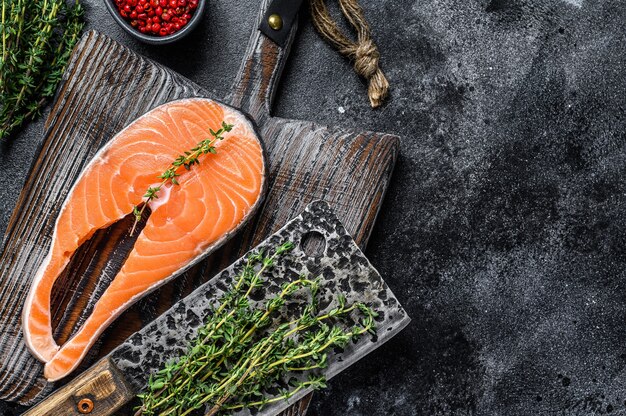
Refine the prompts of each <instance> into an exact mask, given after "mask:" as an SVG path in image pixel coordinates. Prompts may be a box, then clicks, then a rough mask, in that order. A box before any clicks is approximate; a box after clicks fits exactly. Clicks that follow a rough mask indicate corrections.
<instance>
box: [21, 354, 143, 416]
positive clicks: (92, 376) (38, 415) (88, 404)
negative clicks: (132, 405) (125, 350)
mask: <svg viewBox="0 0 626 416" xmlns="http://www.w3.org/2000/svg"><path fill="white" fill-rule="evenodd" d="M135 395H136V393H135V392H134V391H133V390H132V388H131V387H130V386H129V385H128V384H127V383H126V381H125V380H124V377H123V375H122V374H121V373H120V372H119V370H118V369H117V368H115V366H114V365H113V364H112V363H111V361H110V360H109V358H108V357H105V358H103V359H101V360H100V361H98V362H97V363H96V364H95V365H93V366H92V367H91V368H89V370H87V371H85V372H84V373H82V374H81V375H79V376H78V377H76V378H75V379H74V380H72V381H71V382H70V383H68V384H66V385H65V386H64V387H62V388H60V389H59V390H57V391H56V392H55V393H54V394H53V395H51V396H50V397H48V398H47V399H46V400H44V401H43V402H41V403H40V404H38V405H37V406H35V407H33V408H32V409H30V410H29V411H27V412H26V413H24V414H23V415H22V416H71V415H77V416H80V415H86V414H88V415H89V416H108V415H111V414H113V413H114V412H115V411H117V410H118V409H119V408H120V407H122V406H123V405H124V404H125V403H128V402H129V401H130V400H132V399H133V397H135Z"/></svg>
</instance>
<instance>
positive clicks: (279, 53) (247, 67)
mask: <svg viewBox="0 0 626 416" xmlns="http://www.w3.org/2000/svg"><path fill="white" fill-rule="evenodd" d="M271 3H272V2H271V0H261V9H260V11H259V14H258V16H257V20H256V21H255V26H254V31H253V33H252V36H251V39H250V41H249V42H248V47H247V49H246V54H245V57H244V60H243V62H242V63H241V66H240V67H239V71H238V72H237V77H236V79H235V82H234V84H233V87H232V89H231V91H232V93H231V95H230V96H229V97H228V98H227V101H228V102H229V103H230V104H231V105H233V106H234V107H237V108H240V109H242V110H244V111H245V112H247V113H248V114H250V115H251V116H252V118H254V120H255V121H256V123H257V124H258V125H260V126H262V125H263V124H264V123H265V121H267V119H268V118H269V116H270V109H271V105H272V101H273V99H274V94H275V92H276V87H277V85H278V83H279V81H280V75H281V73H282V71H283V67H284V66H285V62H286V61H287V57H288V56H289V50H290V48H291V44H292V43H293V38H294V36H295V34H296V31H297V29H298V22H297V18H296V19H295V20H294V21H293V23H292V25H291V28H290V31H289V34H288V35H287V39H286V41H285V42H284V46H282V47H281V46H279V45H278V44H277V43H275V42H274V41H272V40H271V39H270V38H268V37H267V36H266V35H264V34H263V33H262V32H261V31H260V30H259V29H258V28H259V26H260V24H261V22H262V20H263V19H265V18H266V17H265V14H266V11H267V10H268V7H269V6H270V4H271Z"/></svg>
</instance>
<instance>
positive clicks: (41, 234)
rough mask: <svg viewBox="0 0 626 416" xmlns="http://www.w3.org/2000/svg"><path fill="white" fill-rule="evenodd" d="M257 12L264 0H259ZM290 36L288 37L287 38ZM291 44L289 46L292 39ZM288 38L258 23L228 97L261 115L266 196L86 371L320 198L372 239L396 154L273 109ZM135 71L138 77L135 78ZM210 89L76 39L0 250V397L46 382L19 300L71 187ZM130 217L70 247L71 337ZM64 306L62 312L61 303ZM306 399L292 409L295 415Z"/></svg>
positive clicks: (363, 137)
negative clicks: (157, 120) (128, 131)
mask: <svg viewBox="0 0 626 416" xmlns="http://www.w3.org/2000/svg"><path fill="white" fill-rule="evenodd" d="M262 3H263V4H262V6H263V8H262V10H264V9H265V6H266V3H267V1H263V2H262ZM293 33H295V29H294V31H293V32H292V36H291V39H293ZM290 43H291V42H289V44H290ZM288 51H289V46H287V47H286V48H279V47H278V46H276V45H275V44H274V43H272V42H271V41H269V40H268V39H267V38H265V37H264V36H263V35H262V34H260V32H257V31H256V30H255V31H254V34H253V37H252V39H251V41H250V44H249V46H248V49H247V52H246V57H245V59H244V61H243V64H242V67H241V69H240V72H239V75H238V78H237V81H236V83H235V86H234V88H233V94H232V96H231V97H229V98H228V99H227V101H228V102H230V103H232V104H233V105H235V106H239V107H242V108H243V109H244V110H245V111H247V112H249V113H250V114H251V115H252V117H253V118H254V119H255V120H256V121H257V125H258V127H259V131H260V132H261V135H262V136H263V138H264V141H265V144H266V147H267V150H268V154H269V163H270V182H269V183H270V192H269V194H268V196H267V199H266V202H265V205H264V206H263V208H262V210H261V212H260V214H259V215H258V216H257V217H256V219H255V220H254V221H251V223H250V224H249V225H248V227H247V228H246V230H245V231H244V232H243V233H242V234H240V235H239V236H237V237H236V238H235V239H234V240H233V241H232V242H231V243H230V244H227V245H226V246H225V247H224V248H222V249H221V250H219V251H218V252H217V253H215V254H214V255H212V256H211V257H210V258H209V259H207V261H205V262H202V263H201V264H200V265H198V266H196V267H194V268H192V269H190V270H189V271H188V272H186V273H185V274H184V275H183V276H181V277H179V278H178V279H176V280H175V281H174V282H172V283H170V284H168V285H166V286H164V287H163V288H162V289H160V290H159V291H157V292H155V293H153V294H152V295H150V296H149V297H147V298H146V299H144V300H143V301H141V302H140V303H139V304H137V305H136V306H135V307H133V308H131V309H130V310H128V311H127V312H126V313H125V314H123V315H122V316H121V317H120V318H119V319H118V321H117V322H116V323H115V324H114V325H113V326H112V327H111V328H110V329H109V330H108V331H106V333H105V334H104V335H103V336H102V339H101V341H102V342H101V343H100V345H98V346H96V347H95V348H94V349H93V351H92V353H91V355H90V356H89V357H88V359H87V360H85V363H84V365H83V367H82V368H83V369H84V368H85V367H86V366H87V365H88V364H90V363H93V362H94V360H95V359H96V358H97V357H100V356H103V355H105V354H106V353H107V352H108V351H110V350H111V349H113V348H114V347H115V346H117V345H118V344H119V343H120V342H121V341H123V340H124V339H125V338H126V337H127V336H128V335H130V334H131V333H133V332H134V331H136V330H138V329H140V328H141V327H142V326H143V325H145V324H146V323H147V322H149V321H151V320H152V319H154V318H155V317H156V316H158V315H159V314H160V313H162V312H163V311H165V310H166V309H167V308H169V306H170V305H172V304H173V303H174V302H176V301H177V300H179V299H181V298H182V297H183V296H185V295H186V294H188V293H190V292H191V291H192V289H193V288H195V287H197V286H198V285H199V284H201V283H203V282H205V281H207V280H208V279H210V278H211V277H212V276H213V275H214V274H215V273H216V272H217V271H218V270H219V269H221V268H223V267H224V266H226V265H228V264H229V263H230V262H232V261H233V260H234V259H236V258H238V257H239V256H240V255H241V254H243V253H244V252H245V251H247V250H248V249H249V248H250V247H252V246H254V245H256V244H257V243H259V242H260V241H262V240H263V239H264V238H265V237H266V236H268V235H270V234H272V233H273V232H275V231H276V230H277V229H278V228H280V226H282V225H283V224H284V223H285V222H287V221H288V220H289V219H291V218H292V217H294V216H295V215H297V214H298V213H299V212H300V211H302V210H303V209H304V207H305V205H306V204H307V203H309V202H311V201H313V200H316V199H324V200H326V201H328V202H329V203H331V205H332V206H333V209H334V210H335V212H336V213H337V215H338V217H339V219H340V220H341V221H342V222H343V223H344V224H345V226H346V228H347V230H348V231H349V232H350V233H351V234H352V235H353V236H354V238H355V240H356V241H357V242H358V243H359V244H360V245H361V246H362V247H363V246H364V245H365V243H366V242H367V239H368V237H369V234H370V232H371V229H372V226H373V224H374V221H375V218H376V215H377V213H378V210H379V208H380V204H381V202H382V199H383V196H384V193H385V190H386V189H387V186H388V184H389V180H390V177H391V173H392V170H393V165H394V163H395V159H396V156H397V152H398V138H397V137H395V136H392V135H386V134H376V133H371V132H359V131H355V130H351V129H346V128H342V127H326V126H321V125H318V124H316V123H312V122H304V121H293V120H285V119H279V118H273V117H271V116H270V112H269V108H270V104H271V98H272V96H273V93H274V91H275V88H276V86H277V84H278V80H279V77H280V72H281V70H282V67H283V65H284V62H285V60H286V58H287V55H288ZM138 75H141V76H138ZM193 96H203V97H210V98H212V97H211V95H210V94H209V93H207V92H206V91H204V90H202V89H201V88H200V87H198V86H197V85H195V84H193V83H192V82H190V81H188V80H186V79H184V78H183V77H181V76H179V75H177V74H175V73H173V72H172V71H170V70H168V69H166V68H163V67H161V66H159V65H158V64H155V63H154V62H151V61H149V60H147V59H145V58H143V57H140V56H138V55H137V54H135V53H133V52H132V51H130V50H128V49H126V48H124V47H122V46H121V45H119V44H117V43H116V42H114V41H112V40H110V39H108V38H106V37H105V36H103V35H100V34H98V33H95V32H90V33H87V34H86V35H85V36H84V37H83V39H82V40H81V42H80V43H79V45H78V46H77V47H76V49H75V51H74V54H73V56H72V59H71V63H70V65H69V68H68V70H67V72H66V74H65V77H64V82H63V84H62V86H61V87H60V89H59V91H58V93H57V98H56V100H55V103H54V105H53V108H52V111H51V113H50V116H49V118H48V121H47V124H46V130H45V137H44V140H43V143H42V145H41V150H40V152H39V155H38V157H37V158H36V160H35V162H34V164H33V167H32V170H31V174H30V176H29V178H28V180H27V181H26V185H25V187H24V189H23V191H22V193H21V195H20V198H19V200H18V203H17V207H16V209H15V211H14V214H13V216H12V218H11V220H10V223H9V227H8V229H7V232H6V234H5V238H4V251H3V252H2V255H1V256H0V333H1V334H2V337H0V398H1V399H4V400H10V401H15V402H19V403H22V404H32V403H34V402H36V401H38V400H40V399H41V398H42V397H44V396H45V395H47V394H48V393H49V392H50V391H51V390H52V389H53V388H55V387H58V386H53V385H51V384H49V383H46V381H45V379H43V377H42V365H41V364H40V363H39V362H38V361H36V360H35V359H34V358H33V357H32V356H31V355H30V353H29V352H28V350H27V349H26V347H25V345H24V342H23V339H22V334H21V331H20V325H21V323H20V313H21V307H22V304H23V302H24V299H25V297H26V293H27V290H28V287H29V285H30V280H31V279H32V276H33V275H34V274H35V271H36V269H37V267H38V266H39V264H40V263H41V261H42V259H43V257H44V256H45V254H46V252H47V249H48V246H49V244H50V239H51V235H52V227H53V225H54V221H55V219H56V216H57V214H58V209H59V207H60V206H61V202H62V201H63V200H64V198H65V196H66V195H67V192H68V191H69V189H70V187H71V185H72V183H73V182H74V181H75V179H76V178H77V176H78V175H79V174H80V172H81V170H82V169H83V167H84V166H85V164H86V163H87V162H88V160H89V159H90V158H91V157H92V156H93V155H94V154H95V152H96V151H97V150H98V149H99V148H100V147H101V146H102V145H103V144H105V143H106V142H107V140H109V139H110V138H111V137H113V135H114V134H115V133H116V132H117V131H119V130H121V129H122V128H123V127H124V126H125V125H127V124H129V123H130V122H131V121H132V120H134V119H135V118H137V117H138V116H140V115H141V114H143V113H145V112H147V111H149V110H150V109H152V108H154V107H156V106H158V105H160V104H162V103H165V102H168V101H170V100H173V99H177V98H186V97H193ZM128 229H129V223H128V222H125V221H121V222H120V223H118V224H116V225H115V226H113V227H111V228H110V229H108V230H103V231H100V232H99V233H97V235H96V236H95V237H94V238H93V239H92V240H91V241H90V242H89V243H88V244H85V245H84V246H83V247H82V248H81V249H80V250H79V251H78V252H77V253H76V255H75V257H74V260H73V261H72V265H71V266H70V267H69V268H68V270H67V272H66V273H65V274H64V276H63V278H62V279H60V280H59V282H58V283H57V285H56V286H55V290H54V291H53V292H54V293H53V311H54V322H55V325H57V327H56V330H55V336H56V337H57V339H58V340H59V341H63V340H65V339H67V338H68V337H69V336H70V335H71V333H72V331H73V329H74V328H75V327H76V326H77V325H79V324H80V323H81V322H82V320H83V319H84V318H85V317H86V316H88V314H89V312H90V310H91V307H92V306H93V303H94V299H97V296H98V295H99V293H101V292H102V290H104V289H105V288H106V286H107V285H108V283H109V280H110V278H112V276H114V273H113V271H114V269H115V267H116V264H118V263H119V261H117V262H116V260H115V259H116V256H123V253H124V252H125V250H126V249H127V248H128V247H129V246H131V245H132V241H130V240H129V239H128V237H127V234H126V233H127V231H128ZM66 308H67V310H66ZM307 404H308V401H304V402H302V403H301V404H300V406H299V407H298V406H296V407H294V408H293V409H292V410H291V412H290V414H292V415H297V414H301V413H302V411H303V409H305V408H306V405H307Z"/></svg>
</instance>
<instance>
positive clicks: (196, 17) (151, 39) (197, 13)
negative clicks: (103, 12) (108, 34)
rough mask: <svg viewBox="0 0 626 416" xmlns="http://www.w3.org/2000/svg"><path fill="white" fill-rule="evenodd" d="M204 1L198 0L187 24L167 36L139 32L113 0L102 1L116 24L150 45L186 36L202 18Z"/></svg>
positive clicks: (169, 41) (174, 40)
mask: <svg viewBox="0 0 626 416" xmlns="http://www.w3.org/2000/svg"><path fill="white" fill-rule="evenodd" d="M206 2H207V0H198V7H196V10H194V12H193V14H192V15H191V19H189V21H188V22H187V24H186V25H185V26H183V27H182V29H180V30H179V31H178V32H175V33H172V34H171V35H167V36H154V35H147V34H145V33H141V32H140V31H139V30H137V29H135V28H134V27H132V26H131V25H130V22H128V21H127V20H125V19H124V18H123V17H122V16H121V15H120V13H119V11H118V10H117V7H116V5H115V3H114V1H113V0H104V3H105V4H106V6H107V9H109V12H110V13H111V16H113V19H114V20H115V21H116V22H117V24H118V25H120V26H121V27H122V29H124V30H125V31H126V32H128V33H129V34H130V35H131V36H133V37H134V38H136V39H139V40H140V41H142V42H145V43H150V44H152V45H162V44H165V43H172V42H176V41H177V40H179V39H182V38H184V37H185V36H187V34H189V32H191V31H192V30H193V29H194V28H195V27H196V26H198V23H199V22H200V20H201V19H202V14H203V12H204V6H205V4H206Z"/></svg>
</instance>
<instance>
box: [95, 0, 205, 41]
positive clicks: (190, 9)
mask: <svg viewBox="0 0 626 416" xmlns="http://www.w3.org/2000/svg"><path fill="white" fill-rule="evenodd" d="M104 1H105V3H106V5H107V8H108V9H109V12H111V15H112V16H113V18H114V19H115V21H116V22H117V23H119V25H120V26H122V28H123V29H124V30H125V31H126V32H128V33H129V34H131V35H132V36H134V37H135V38H137V39H139V40H141V41H143V42H146V43H152V44H163V43H170V42H174V41H176V40H178V39H180V38H182V37H184V36H185V35H187V34H188V33H189V32H191V30H193V28H194V27H196V26H197V25H198V23H199V22H200V19H201V16H202V12H203V10H204V4H205V3H206V0H104Z"/></svg>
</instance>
